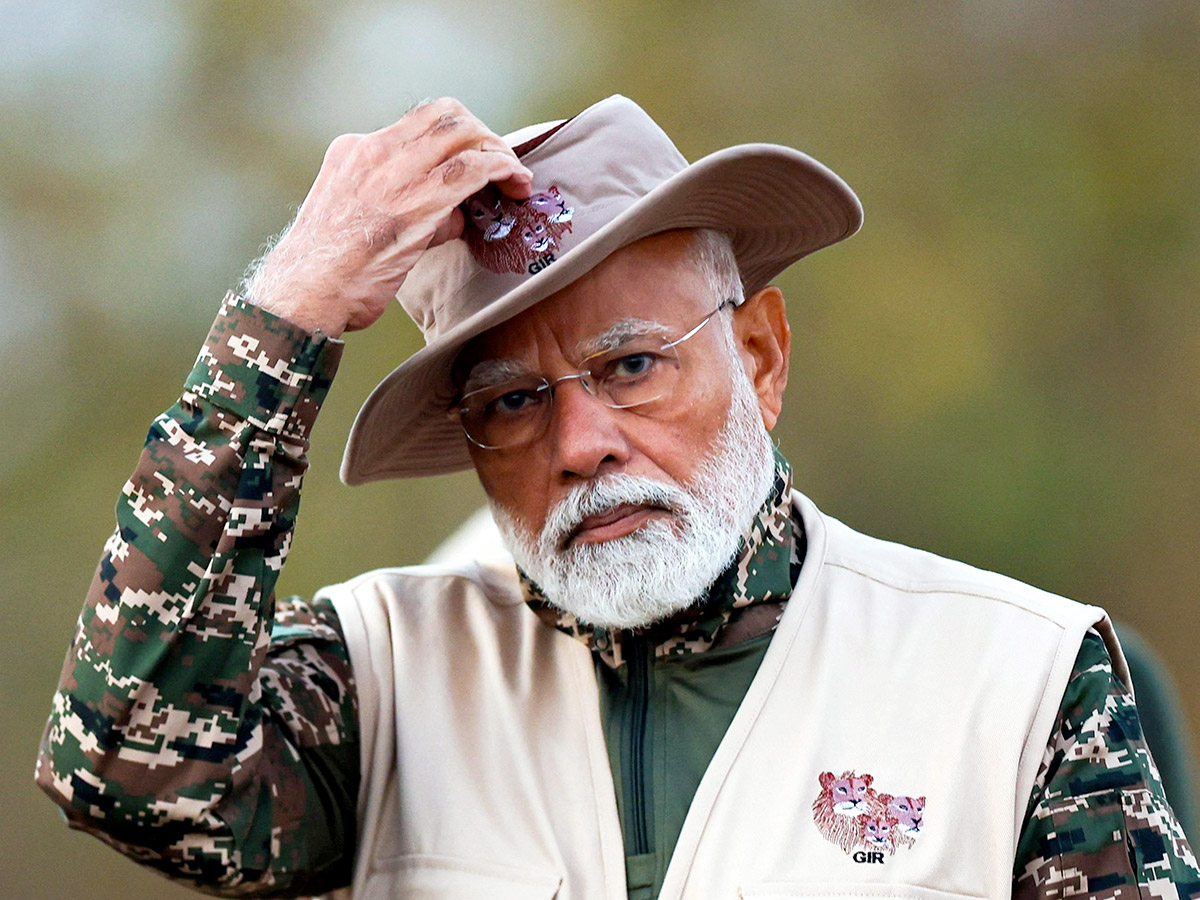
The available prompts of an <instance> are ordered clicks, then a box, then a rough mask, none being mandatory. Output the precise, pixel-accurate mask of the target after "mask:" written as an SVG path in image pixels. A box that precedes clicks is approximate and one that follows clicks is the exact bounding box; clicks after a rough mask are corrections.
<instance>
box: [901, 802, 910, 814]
mask: <svg viewBox="0 0 1200 900" xmlns="http://www.w3.org/2000/svg"><path fill="white" fill-rule="evenodd" d="M900 808H901V809H902V810H904V811H905V812H908V804H907V803H901V804H900Z"/></svg>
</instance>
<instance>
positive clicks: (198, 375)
mask: <svg viewBox="0 0 1200 900" xmlns="http://www.w3.org/2000/svg"><path fill="white" fill-rule="evenodd" d="M340 355H341V343H340V342H338V341H330V340H327V339H324V338H321V337H316V336H313V335H309V334H307V333H305V332H304V331H302V330H300V329H298V328H296V327H295V326H293V325H291V324H289V323H287V322H285V321H283V320H281V319H278V318H277V317H274V316H271V315H269V314H267V313H265V312H264V311H262V310H260V309H257V308H256V307H252V306H247V305H246V304H244V303H242V302H241V301H239V300H238V299H237V298H235V297H233V296H232V295H230V296H229V297H227V298H226V300H225V303H224V304H223V305H222V307H221V311H220V313H219V314H218V316H217V319H216V322H215V323H214V325H213V328H212V331H211V332H210V334H209V337H208V340H207V341H206V343H205V345H204V348H203V349H202V350H201V352H200V355H199V358H198V359H197V361H196V365H195V368H194V369H193V370H192V373H191V375H190V377H189V378H188V380H187V383H186V385H185V389H184V392H183V394H182V396H181V397H180V399H179V402H178V403H177V404H176V405H175V406H174V407H172V408H171V409H170V410H168V411H167V412H166V413H164V414H162V415H161V416H159V417H158V418H157V419H156V420H155V422H154V424H153V425H152V426H151V428H150V432H149V435H148V436H147V438H146V445H145V450H144V452H143V454H142V457H141V460H140V462H139V464H138V467H137V469H136V471H135V472H134V474H133V476H132V477H131V478H130V479H129V481H128V482H127V483H126V484H125V487H124V489H123V491H122V494H121V498H120V500H119V502H118V505H117V528H116V531H115V532H114V533H113V535H112V536H111V537H110V538H109V540H108V542H107V543H106V545H105V547H104V555H103V557H102V558H101V560H100V565H99V567H98V569H97V571H96V575H95V577H94V579H93V581H92V585H91V589H90V591H89V593H88V598H87V602H86V605H85V606H84V609H83V612H82V614H81V616H80V619H79V623H78V626H77V628H76V631H75V636H74V640H73V641H72V644H71V647H70V650H69V651H68V653H67V658H66V662H65V664H64V667H63V672H62V679H61V682H60V685H59V690H58V692H57V693H56V694H55V697H54V701H53V711H52V714H51V717H50V721H49V724H48V726H47V730H46V733H45V736H44V739H43V744H42V751H41V753H40V755H39V758H38V766H37V778H38V782H39V783H40V785H41V786H42V788H43V789H44V790H46V791H47V792H48V793H50V795H51V796H52V797H53V798H54V799H55V800H56V802H58V803H59V804H60V805H61V806H62V808H63V809H64V811H65V813H66V816H67V819H68V821H69V822H70V824H71V825H72V826H74V827H77V828H82V829H84V830H86V831H89V832H91V833H93V834H96V835H97V836H99V837H101V838H102V839H103V840H105V841H107V842H109V843H110V844H112V845H113V846H114V847H116V848H117V849H118V850H120V851H121V852H123V853H126V854H127V855H129V856H131V857H133V858H134V859H136V860H138V861H139V862H142V863H145V864H147V865H150V866H153V867H154V868H157V869H159V870H161V871H163V872H166V873H167V874H170V875H172V876H174V877H177V878H182V879H185V880H187V881H190V882H192V883H194V884H196V885H200V886H204V887H205V888H206V889H208V890H216V891H220V892H223V893H229V894H243V893H261V894H271V893H277V892H290V893H298V892H300V893H302V892H318V891H320V890H324V889H325V888H326V887H328V886H332V885H336V884H342V883H345V881H346V879H347V877H348V874H349V868H348V863H347V860H348V855H347V854H345V853H344V848H346V847H347V846H352V844H353V834H354V808H355V802H356V794H357V790H358V770H359V762H358V746H357V736H356V730H355V729H356V717H355V714H354V706H353V704H354V690H353V685H352V682H351V674H350V667H349V662H348V659H347V656H346V651H345V647H344V643H343V641H342V638H341V635H340V633H339V631H338V628H337V623H336V618H335V616H334V614H333V610H332V608H331V607H329V606H328V605H327V604H321V603H316V604H308V603H304V602H302V601H300V600H298V599H294V598H293V599H289V600H285V601H281V602H280V603H279V604H278V605H276V603H275V600H274V597H273V593H272V592H273V590H274V586H275V583H276V579H277V578H278V577H279V573H280V570H281V569H282V568H283V563H284V560H285V559H286V557H287V551H288V547H289V545H290V543H291V538H292V529H293V527H294V524H295V520H296V512H297V509H298V507H299V502H300V482H301V479H302V477H303V474H304V471H305V469H306V467H307V460H306V457H305V452H306V449H307V447H308V440H309V434H310V431H311V429H312V425H313V421H314V420H315V418H316V415H317V410H318V409H319V407H320V404H321V401H322V400H323V399H324V397H325V394H326V392H327V391H328V389H329V385H330V383H331V380H332V378H333V375H334V372H335V370H336V368H337V364H338V360H339V357H340ZM272 623H273V624H272Z"/></svg>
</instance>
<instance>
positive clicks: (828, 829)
mask: <svg viewBox="0 0 1200 900" xmlns="http://www.w3.org/2000/svg"><path fill="white" fill-rule="evenodd" d="M818 781H819V782H820V784H821V792H820V793H819V794H817V799H816V800H814V801H813V806H812V810H813V821H814V822H815V823H816V825H817V830H818V831H820V832H821V836H822V837H824V838H825V840H827V841H829V842H830V843H832V844H836V845H837V846H838V847H840V848H841V849H842V851H843V852H845V853H848V854H851V858H852V859H853V860H854V861H855V862H860V863H882V862H883V861H884V858H885V854H886V855H887V856H891V855H893V854H894V853H895V852H896V848H897V847H905V848H908V847H912V846H914V845H915V844H916V842H917V837H918V836H919V835H920V833H921V826H922V823H923V821H924V816H925V798H924V797H910V796H894V795H892V794H881V793H879V792H878V791H877V790H876V789H875V788H874V787H873V786H872V785H873V784H874V782H875V779H874V777H873V776H871V775H869V774H866V773H864V774H862V775H859V774H857V773H856V772H853V771H846V772H843V773H842V774H841V775H840V776H837V777H835V776H834V774H833V773H832V772H822V773H821V775H820V776H819V778H818Z"/></svg>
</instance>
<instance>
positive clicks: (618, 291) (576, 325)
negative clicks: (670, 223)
mask: <svg viewBox="0 0 1200 900" xmlns="http://www.w3.org/2000/svg"><path fill="white" fill-rule="evenodd" d="M690 247H691V242H690V236H689V233H688V232H685V231H670V232H665V233H663V234H657V235H652V236H651V237H648V238H643V239H642V240H640V241H637V242H635V243H633V244H630V245H628V246H627V247H623V248H621V249H620V250H617V251H616V252H614V253H613V254H611V255H610V256H609V257H607V258H606V259H605V260H604V261H603V262H601V263H600V264H599V265H597V266H596V267H595V268H594V269H592V270H591V271H590V272H588V273H587V274H586V275H584V276H582V277H581V278H579V279H578V280H577V281H575V282H573V283H572V284H570V285H568V286H567V287H565V288H563V289H562V290H561V291H558V292H557V293H555V294H551V295H550V296H549V297H547V298H546V299H545V300H543V301H541V302H540V303H538V304H537V305H535V306H533V307H531V308H530V309H527V310H526V311H525V312H523V313H521V314H520V315H517V316H514V317H513V318H512V319H509V320H508V321H507V322H504V323H502V324H500V325H498V326H496V327H495V328H493V329H491V330H489V331H486V332H484V333H483V334H482V335H480V336H479V337H477V338H476V339H475V340H473V341H472V342H471V343H470V344H468V345H467V347H466V348H465V349H464V350H463V352H462V354H461V355H460V357H459V360H458V364H457V365H456V369H457V370H458V371H459V372H460V373H465V372H466V371H469V370H470V368H471V367H472V366H474V365H475V364H477V363H479V362H483V361H487V360H492V359H529V358H530V357H538V356H541V355H544V354H545V353H546V352H548V351H549V350H550V348H554V350H556V351H557V352H561V353H563V354H569V353H571V352H572V351H573V350H574V349H575V348H577V347H578V346H580V345H581V344H583V343H585V342H587V341H588V339H590V338H592V337H594V336H595V335H597V334H599V333H600V332H603V331H605V330H607V329H610V328H612V327H613V325H615V324H617V323H619V322H622V321H626V320H637V321H639V322H652V323H658V324H661V325H663V326H665V327H666V329H668V330H673V329H678V328H682V327H690V326H691V325H693V324H695V321H694V320H696V319H699V318H700V317H701V316H703V315H704V314H705V313H708V312H711V310H712V309H713V308H714V306H715V303H716V302H717V301H716V300H715V298H713V297H712V296H711V293H712V290H711V288H710V287H709V285H708V283H707V281H706V279H705V278H704V276H703V274H702V273H701V271H700V269H699V267H698V266H697V265H696V263H695V261H694V259H693V257H692V256H691V253H690ZM574 361H575V362H578V360H574Z"/></svg>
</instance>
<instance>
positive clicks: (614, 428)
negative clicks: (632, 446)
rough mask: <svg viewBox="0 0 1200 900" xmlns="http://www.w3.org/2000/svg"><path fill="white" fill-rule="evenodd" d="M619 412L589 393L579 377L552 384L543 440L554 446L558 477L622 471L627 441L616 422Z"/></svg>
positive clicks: (576, 476)
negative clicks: (548, 417) (550, 403)
mask: <svg viewBox="0 0 1200 900" xmlns="http://www.w3.org/2000/svg"><path fill="white" fill-rule="evenodd" d="M622 414H623V411H622V410H617V409H613V408H611V407H609V406H606V405H605V404H604V403H602V402H601V401H600V400H598V399H597V398H596V397H595V396H593V395H592V394H591V393H589V392H588V390H587V389H586V388H585V387H584V385H583V384H582V383H581V382H580V380H579V379H576V378H571V379H563V380H561V381H560V382H559V383H557V384H556V385H555V387H554V407H553V411H552V413H551V416H552V418H551V421H550V428H549V433H548V434H547V435H546V437H545V440H548V441H550V442H551V446H552V447H553V448H554V458H555V460H554V461H555V468H556V470H557V471H558V472H559V474H560V477H562V478H563V479H564V480H565V481H575V480H578V479H588V478H594V477H596V476H597V475H605V474H608V473H610V472H620V471H622V470H624V468H625V465H626V463H627V462H628V460H629V443H628V441H627V439H626V437H625V434H624V432H623V431H622V429H621V426H620V423H619V417H620V416H621V415H622Z"/></svg>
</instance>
